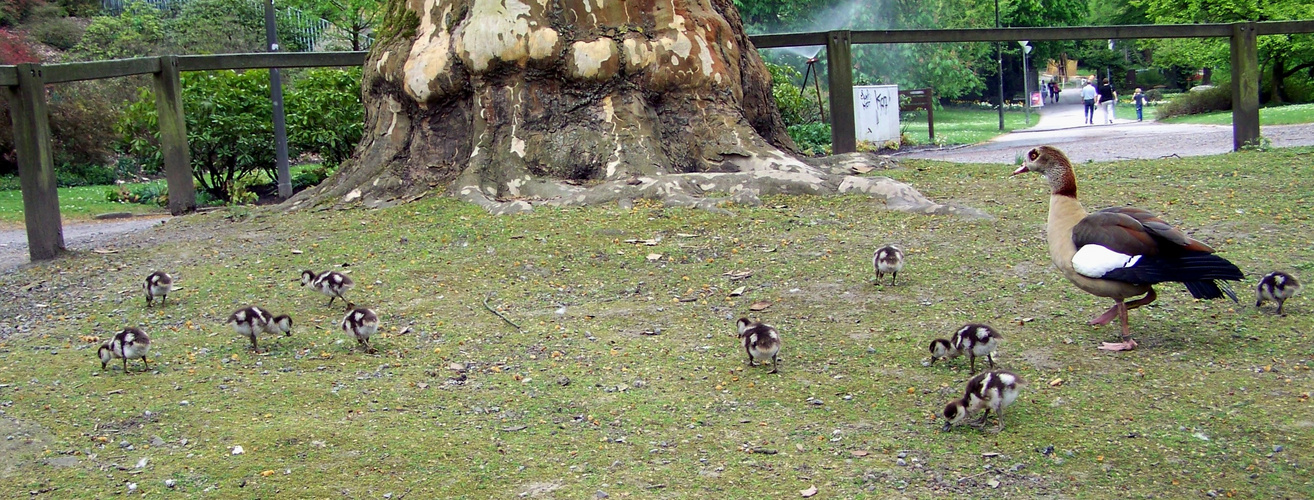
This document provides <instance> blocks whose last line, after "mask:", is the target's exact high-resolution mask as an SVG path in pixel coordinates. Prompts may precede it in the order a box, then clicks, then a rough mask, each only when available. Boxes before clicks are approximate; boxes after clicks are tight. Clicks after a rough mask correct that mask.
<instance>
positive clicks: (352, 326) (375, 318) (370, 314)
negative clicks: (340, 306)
mask: <svg viewBox="0 0 1314 500" xmlns="http://www.w3.org/2000/svg"><path fill="white" fill-rule="evenodd" d="M342 331H344V332H347V333H348V334H351V336H352V337H353V338H355V339H356V343H357V344H360V346H361V347H364V348H365V352H367V353H370V354H374V353H375V352H377V351H375V350H374V348H373V347H371V346H370V336H372V335H374V333H375V332H378V331H379V315H378V314H375V313H374V311H373V310H372V309H369V308H367V307H356V305H355V304H350V303H348V304H347V315H346V316H343V317H342Z"/></svg>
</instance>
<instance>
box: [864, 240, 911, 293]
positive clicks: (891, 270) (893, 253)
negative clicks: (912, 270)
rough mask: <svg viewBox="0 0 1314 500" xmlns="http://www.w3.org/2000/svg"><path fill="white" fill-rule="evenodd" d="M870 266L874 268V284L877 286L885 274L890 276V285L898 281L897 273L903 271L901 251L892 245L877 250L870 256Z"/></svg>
mask: <svg viewBox="0 0 1314 500" xmlns="http://www.w3.org/2000/svg"><path fill="white" fill-rule="evenodd" d="M871 265H872V267H874V268H876V283H877V284H879V283H880V281H881V279H882V278H884V277H885V275H886V274H889V275H890V285H891V286H893V285H894V283H895V282H896V281H899V271H902V270H903V249H901V248H899V247H896V246H894V245H885V246H883V247H880V248H877V249H876V251H875V252H874V253H872V254H871Z"/></svg>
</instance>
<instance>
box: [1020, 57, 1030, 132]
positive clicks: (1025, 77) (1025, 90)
mask: <svg viewBox="0 0 1314 500" xmlns="http://www.w3.org/2000/svg"><path fill="white" fill-rule="evenodd" d="M1017 43H1018V45H1021V46H1022V99H1024V100H1025V101H1026V102H1025V103H1024V104H1023V105H1022V107H1023V108H1024V109H1026V116H1027V125H1031V90H1030V86H1029V85H1028V83H1030V80H1031V74H1030V73H1027V54H1030V53H1031V46H1030V45H1027V41H1026V40H1019V41H1018V42H1017Z"/></svg>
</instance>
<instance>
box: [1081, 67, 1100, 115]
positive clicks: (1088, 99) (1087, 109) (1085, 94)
mask: <svg viewBox="0 0 1314 500" xmlns="http://www.w3.org/2000/svg"><path fill="white" fill-rule="evenodd" d="M1092 80H1094V78H1091V79H1090V80H1086V85H1083V86H1082V87H1081V104H1082V111H1083V112H1084V114H1085V117H1086V124H1087V125H1093V124H1094V123H1095V97H1096V96H1097V95H1099V93H1098V92H1096V90H1095V84H1094V83H1091V81H1092Z"/></svg>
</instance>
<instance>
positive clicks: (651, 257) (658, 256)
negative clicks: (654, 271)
mask: <svg viewBox="0 0 1314 500" xmlns="http://www.w3.org/2000/svg"><path fill="white" fill-rule="evenodd" d="M659 260H662V254H659V253H650V254H648V262H657V261H659Z"/></svg>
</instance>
